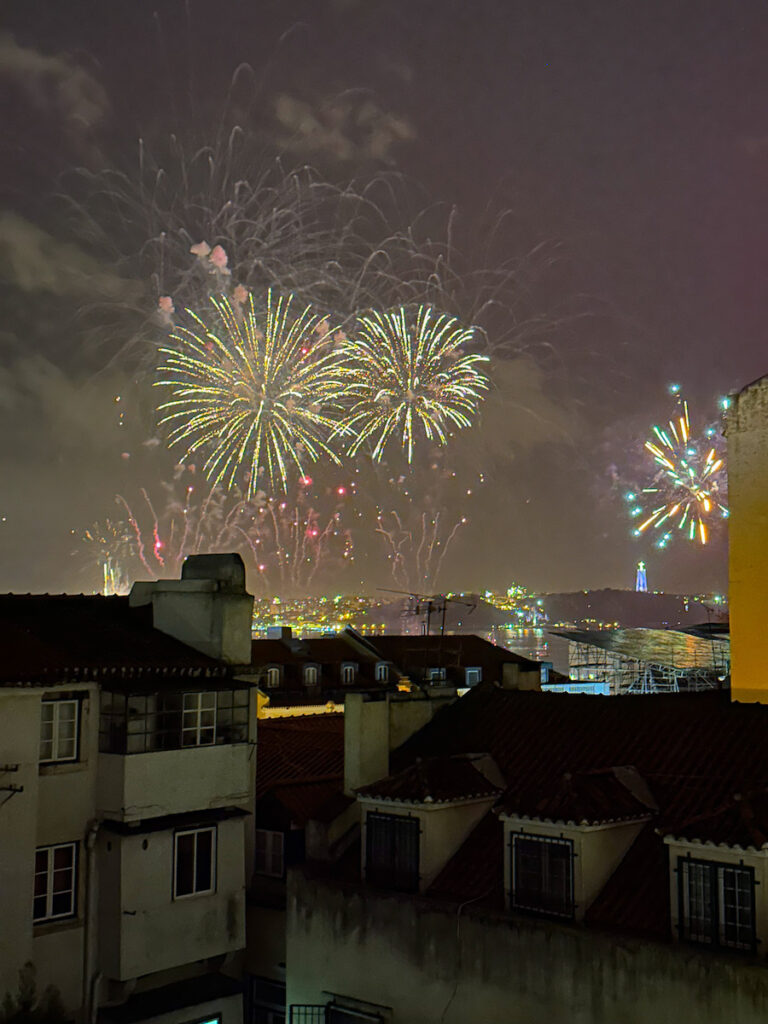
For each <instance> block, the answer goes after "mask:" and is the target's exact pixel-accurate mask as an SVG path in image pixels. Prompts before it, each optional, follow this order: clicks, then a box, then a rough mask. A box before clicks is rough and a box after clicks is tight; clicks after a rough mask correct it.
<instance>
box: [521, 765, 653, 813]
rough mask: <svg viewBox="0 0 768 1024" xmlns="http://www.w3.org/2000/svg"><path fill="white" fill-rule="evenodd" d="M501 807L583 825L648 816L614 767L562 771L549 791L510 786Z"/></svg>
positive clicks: (645, 806)
mask: <svg viewBox="0 0 768 1024" xmlns="http://www.w3.org/2000/svg"><path fill="white" fill-rule="evenodd" d="M618 771H619V772H620V769H619V770H618ZM501 809H502V810H503V811H505V812H506V813H507V814H510V815H517V816H519V817H530V818H538V819H543V820H545V821H562V822H574V823H577V824H586V825H597V824H600V823H605V822H610V821H626V820H636V819H638V818H644V817H648V815H649V806H648V804H647V803H644V802H643V801H641V800H639V799H638V798H637V797H636V796H634V795H633V794H632V793H631V792H630V790H629V789H628V788H627V786H626V785H625V784H624V783H623V782H622V781H620V778H619V777H617V769H613V768H611V769H609V770H607V771H591V772H576V773H575V774H574V773H573V772H564V773H563V775H562V776H561V777H560V780H559V782H558V783H557V784H556V786H555V787H554V788H553V789H552V790H550V791H548V792H547V791H545V790H543V789H542V787H541V786H533V787H529V788H528V789H527V790H520V789H519V788H518V787H517V786H514V785H513V786H512V787H510V789H509V790H508V791H507V794H506V795H505V797H504V799H503V800H502V802H501Z"/></svg>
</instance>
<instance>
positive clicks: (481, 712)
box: [392, 685, 768, 821]
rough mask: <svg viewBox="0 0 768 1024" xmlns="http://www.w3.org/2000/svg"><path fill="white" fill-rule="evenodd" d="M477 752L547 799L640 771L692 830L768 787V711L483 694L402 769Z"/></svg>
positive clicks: (426, 731) (724, 698)
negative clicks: (591, 777) (581, 778)
mask: <svg viewBox="0 0 768 1024" xmlns="http://www.w3.org/2000/svg"><path fill="white" fill-rule="evenodd" d="M477 751H484V752H488V753H489V754H490V755H491V756H492V757H493V759H494V761H495V762H496V764H497V765H498V766H499V768H500V770H501V772H502V774H503V775H504V777H505V778H506V779H507V781H508V786H509V789H510V792H511V793H517V792H519V793H526V794H529V795H530V796H531V798H533V797H535V796H536V795H538V799H540V800H545V799H547V798H550V797H551V796H552V794H555V793H557V792H558V789H559V787H560V785H561V781H562V778H563V775H564V774H565V773H571V774H572V775H576V774H581V773H590V772H595V771H606V770H608V769H611V768H612V766H614V765H632V766H634V767H635V768H636V769H637V772H638V773H639V774H640V776H642V778H643V779H644V780H645V781H646V782H647V783H648V785H649V787H650V790H651V792H652V793H653V795H654V797H655V798H656V800H657V802H658V805H659V807H660V810H661V814H662V818H664V819H667V818H668V819H670V820H673V821H685V820H689V819H690V818H691V817H693V816H695V815H701V814H703V813H704V812H707V811H711V810H713V809H716V808H718V807H720V806H721V805H722V804H723V802H724V801H725V800H726V799H727V798H729V797H730V796H731V795H732V794H733V793H738V792H741V793H743V792H746V791H748V790H752V789H761V788H763V787H765V786H766V785H768V707H766V706H764V705H760V704H739V703H735V702H732V701H730V699H729V695H728V694H727V693H722V692H720V693H718V692H705V693H690V694H682V693H681V694H657V695H653V696H642V695H637V696H633V695H627V696H622V697H592V696H584V695H575V694H560V693H558V694H551V693H539V692H535V691H517V690H502V689H500V688H498V687H494V686H486V685H482V686H479V687H476V688H475V689H473V690H471V691H470V692H469V693H467V694H466V695H465V696H464V697H462V698H461V699H460V700H458V701H456V702H454V703H453V704H451V705H448V706H447V707H444V708H442V709H441V710H440V711H439V712H438V713H437V714H436V715H435V717H434V718H433V719H432V721H431V722H430V723H429V724H428V725H426V726H425V727H424V728H423V729H421V730H420V731H419V732H418V733H416V734H415V735H414V736H413V737H411V739H410V740H408V741H407V742H406V743H405V744H403V746H402V747H400V748H399V750H397V751H395V752H394V754H393V758H392V766H393V769H394V770H395V771H397V770H402V768H404V767H407V766H408V765H409V764H412V763H413V762H414V761H415V759H416V758H417V757H422V758H426V757H440V756H443V757H444V756H451V755H453V754H459V753H473V752H477Z"/></svg>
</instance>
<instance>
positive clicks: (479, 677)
mask: <svg viewBox="0 0 768 1024" xmlns="http://www.w3.org/2000/svg"><path fill="white" fill-rule="evenodd" d="M470 673H474V674H475V678H474V679H470ZM482 681H483V668H482V665H467V666H466V668H465V669H464V685H465V686H479V685H480V683H482Z"/></svg>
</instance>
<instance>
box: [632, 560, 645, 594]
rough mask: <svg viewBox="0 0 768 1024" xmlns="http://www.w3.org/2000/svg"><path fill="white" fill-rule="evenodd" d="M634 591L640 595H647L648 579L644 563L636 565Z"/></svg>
mask: <svg viewBox="0 0 768 1024" xmlns="http://www.w3.org/2000/svg"><path fill="white" fill-rule="evenodd" d="M635 590H637V591H638V593H641V594H647V593H648V578H647V577H646V575H645V562H638V563H637V575H636V576H635Z"/></svg>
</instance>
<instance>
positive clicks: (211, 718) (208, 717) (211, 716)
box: [200, 710, 216, 726]
mask: <svg viewBox="0 0 768 1024" xmlns="http://www.w3.org/2000/svg"><path fill="white" fill-rule="evenodd" d="M215 721H216V713H215V712H214V711H212V710H211V711H201V712H200V725H205V726H210V725H213V723H214V722H215Z"/></svg>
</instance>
